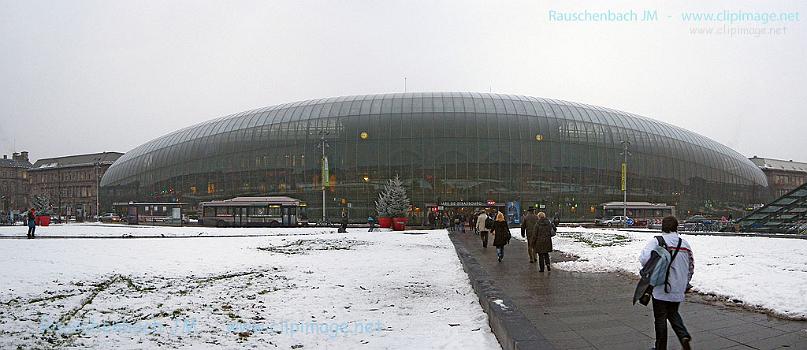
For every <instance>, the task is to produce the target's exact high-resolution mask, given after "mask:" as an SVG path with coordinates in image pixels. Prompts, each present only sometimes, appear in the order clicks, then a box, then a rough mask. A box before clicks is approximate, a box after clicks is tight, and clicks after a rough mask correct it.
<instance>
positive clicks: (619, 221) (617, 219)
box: [600, 215, 630, 227]
mask: <svg viewBox="0 0 807 350" xmlns="http://www.w3.org/2000/svg"><path fill="white" fill-rule="evenodd" d="M627 219H630V218H627V217H625V216H621V215H617V216H614V217H612V218H610V219H607V220H602V221H601V222H600V225H603V226H608V227H614V226H617V227H619V226H624V225H625V221H626V220H627Z"/></svg>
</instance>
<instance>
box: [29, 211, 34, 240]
mask: <svg viewBox="0 0 807 350" xmlns="http://www.w3.org/2000/svg"><path fill="white" fill-rule="evenodd" d="M35 231H36V211H35V210H34V208H31V211H29V212H28V238H34V237H36V236H35V235H34V232H35Z"/></svg>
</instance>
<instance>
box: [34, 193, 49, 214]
mask: <svg viewBox="0 0 807 350" xmlns="http://www.w3.org/2000/svg"><path fill="white" fill-rule="evenodd" d="M31 204H33V206H34V209H36V213H37V215H48V214H50V208H51V205H50V198H48V196H46V195H34V198H32V199H31Z"/></svg>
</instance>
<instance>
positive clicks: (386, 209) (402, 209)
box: [375, 174, 410, 218]
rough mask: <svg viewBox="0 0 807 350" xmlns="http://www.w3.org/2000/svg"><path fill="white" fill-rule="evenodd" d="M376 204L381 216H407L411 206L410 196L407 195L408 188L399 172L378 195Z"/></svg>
mask: <svg viewBox="0 0 807 350" xmlns="http://www.w3.org/2000/svg"><path fill="white" fill-rule="evenodd" d="M375 206H376V211H377V212H378V216H380V217H394V218H398V217H406V213H407V212H408V211H409V206H410V203H409V197H407V196H406V189H405V188H404V186H403V182H401V179H400V178H399V177H398V175H397V174H396V175H395V178H393V179H390V180H389V181H387V184H386V185H384V191H382V192H381V194H380V195H378V200H377V201H376V202H375Z"/></svg>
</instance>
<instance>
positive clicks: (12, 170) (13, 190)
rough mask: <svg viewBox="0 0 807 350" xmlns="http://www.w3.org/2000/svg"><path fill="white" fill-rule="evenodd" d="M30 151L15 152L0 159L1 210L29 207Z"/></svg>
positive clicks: (21, 209)
mask: <svg viewBox="0 0 807 350" xmlns="http://www.w3.org/2000/svg"><path fill="white" fill-rule="evenodd" d="M30 168H31V162H29V161H28V152H25V151H23V152H20V153H14V154H12V155H11V158H9V157H8V155H5V154H4V155H3V159H0V212H3V213H7V212H9V211H11V210H18V211H24V210H25V209H26V208H28V207H29V204H30V198H29V193H28V191H29V188H28V169H30Z"/></svg>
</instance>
